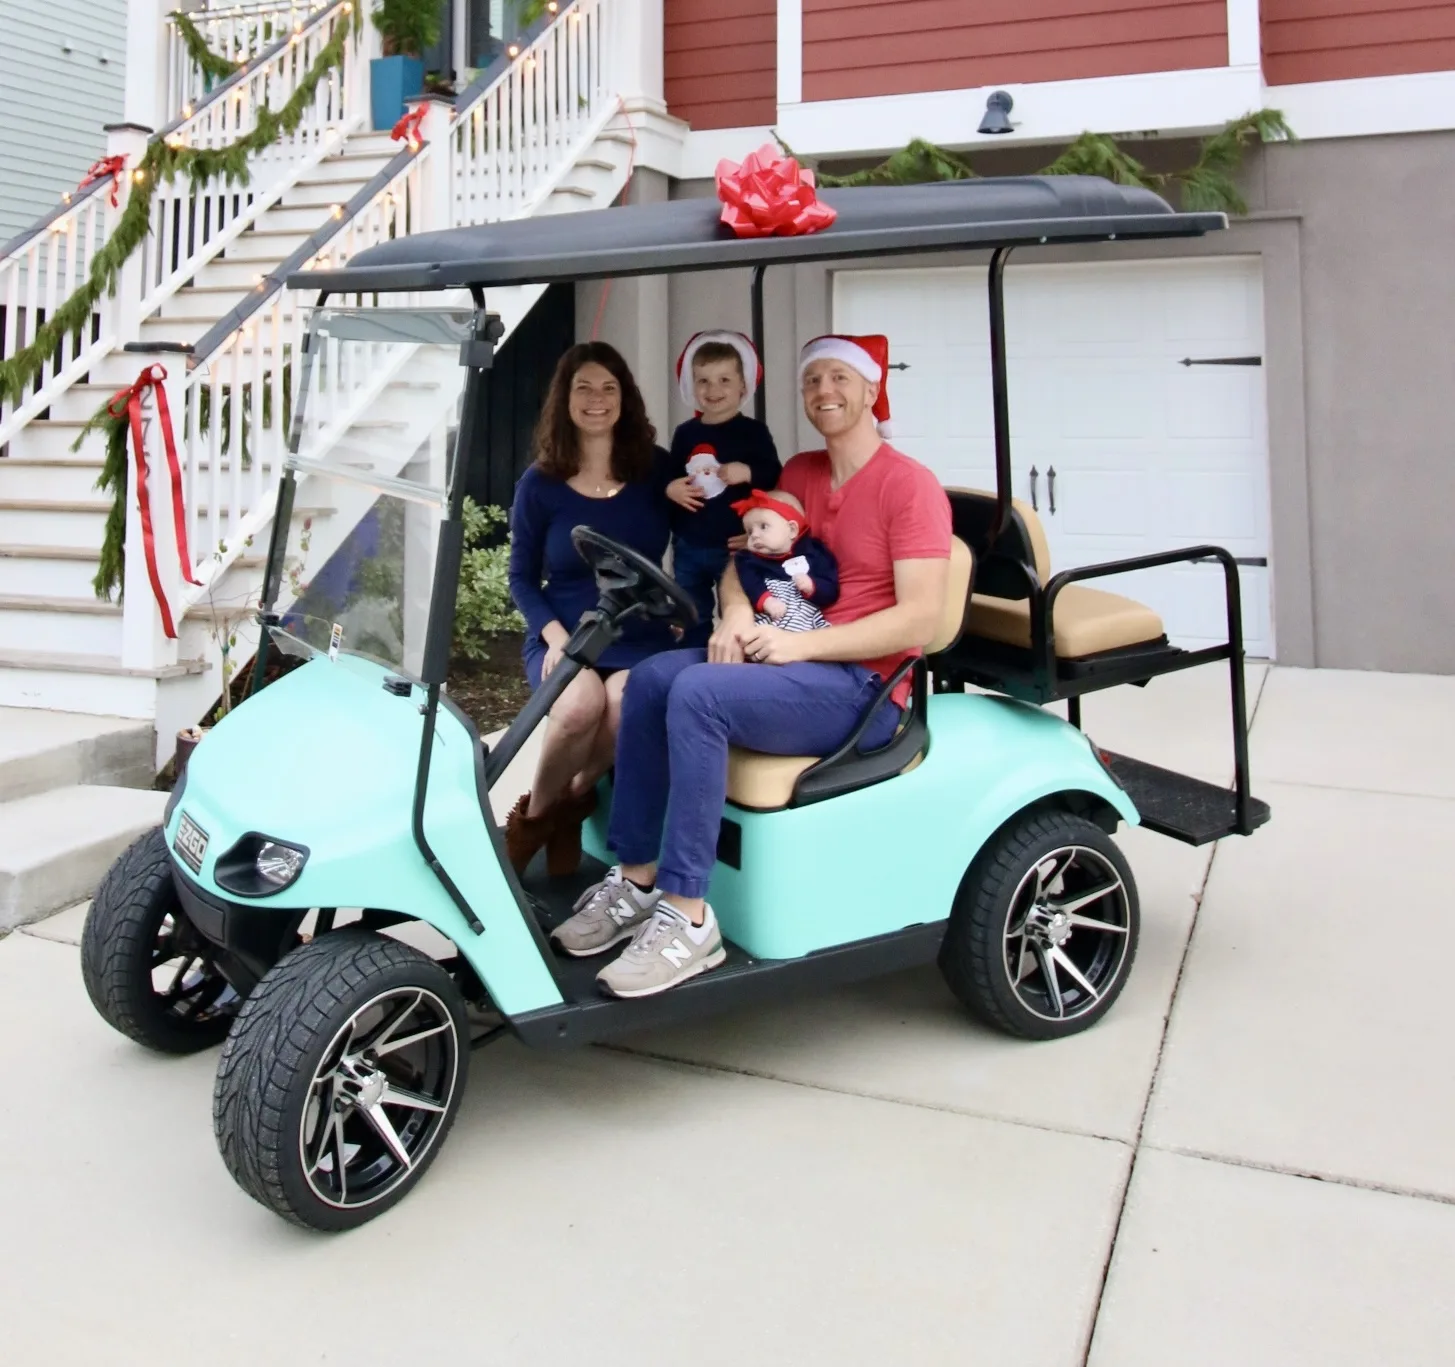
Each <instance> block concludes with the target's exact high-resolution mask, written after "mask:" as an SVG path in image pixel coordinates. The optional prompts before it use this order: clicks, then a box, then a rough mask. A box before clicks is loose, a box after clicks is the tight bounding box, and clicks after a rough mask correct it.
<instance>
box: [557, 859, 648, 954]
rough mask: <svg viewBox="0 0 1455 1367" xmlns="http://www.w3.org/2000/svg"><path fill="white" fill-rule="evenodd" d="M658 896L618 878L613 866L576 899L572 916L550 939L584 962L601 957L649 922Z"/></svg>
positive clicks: (558, 927)
mask: <svg viewBox="0 0 1455 1367" xmlns="http://www.w3.org/2000/svg"><path fill="white" fill-rule="evenodd" d="M661 896H662V894H661V893H660V892H655V891H653V892H642V891H641V889H640V888H637V887H635V886H633V885H632V884H631V883H629V882H627V880H626V879H625V878H623V877H622V876H621V867H620V865H616V866H614V867H613V868H612V870H611V872H610V873H608V874H607V875H606V877H605V878H603V879H602V880H601V882H599V883H596V884H593V885H592V886H591V887H589V888H587V889H586V891H585V892H583V893H582V894H581V896H580V897H578V898H577V899H576V905H575V906H574V907H573V908H572V911H573V912H574V913H575V914H574V915H573V916H571V917H570V918H569V919H567V920H565V921H562V922H561V924H560V925H558V926H557V927H556V928H555V930H553V931H552V932H551V939H552V940H554V941H555V942H556V944H557V945H559V946H560V948H562V949H564V950H565V951H566V953H567V954H570V955H572V956H573V957H574V958H577V959H584V958H586V957H588V956H589V955H592V954H601V953H603V952H604V951H606V950H608V949H610V948H611V947H612V945H619V944H620V943H621V942H622V941H623V940H630V939H631V937H632V936H633V935H635V934H636V933H637V929H638V928H639V927H640V926H642V925H643V924H645V923H646V922H647V921H649V920H651V918H652V913H653V912H654V911H655V910H656V909H657V902H658V900H659V899H660V898H661Z"/></svg>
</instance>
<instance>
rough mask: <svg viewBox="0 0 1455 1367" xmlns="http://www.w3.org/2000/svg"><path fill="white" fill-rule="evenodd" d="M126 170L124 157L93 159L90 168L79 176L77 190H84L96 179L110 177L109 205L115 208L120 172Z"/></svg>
mask: <svg viewBox="0 0 1455 1367" xmlns="http://www.w3.org/2000/svg"><path fill="white" fill-rule="evenodd" d="M125 170H126V158H125V157H102V158H101V160H100V161H93V162H92V163H91V169H90V170H89V171H87V172H86V174H85V175H84V176H82V177H81V183H80V184H79V185H78V186H76V189H78V190H84V189H85V188H86V187H87V186H88V185H91V184H94V183H95V182H96V181H98V180H105V179H106V177H107V176H110V177H111V207H112V208H113V209H114V208H116V203H117V193H118V191H119V190H120V189H121V177H122V173H123V172H124V171H125Z"/></svg>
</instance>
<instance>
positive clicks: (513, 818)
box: [505, 793, 561, 873]
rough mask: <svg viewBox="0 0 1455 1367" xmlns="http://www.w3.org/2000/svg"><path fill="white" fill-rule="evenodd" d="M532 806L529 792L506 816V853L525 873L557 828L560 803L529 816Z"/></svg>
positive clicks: (517, 867)
mask: <svg viewBox="0 0 1455 1367" xmlns="http://www.w3.org/2000/svg"><path fill="white" fill-rule="evenodd" d="M529 808H530V794H529V793H527V794H526V795H525V796H524V797H522V798H521V799H520V801H519V802H517V803H516V804H515V806H514V807H512V808H511V809H510V815H509V816H507V817H506V818H505V853H506V856H507V857H508V858H509V860H510V862H511V864H512V865H513V866H514V868H515V871H516V873H524V872H525V869H526V865H527V864H529V863H530V861H531V860H532V859H534V858H535V857H536V851H537V850H539V849H540V848H541V847H542V846H543V845H545V843H546V841H547V840H549V839H550V838H551V833H552V832H553V831H554V830H555V826H556V814H557V813H558V812H559V811H560V809H561V808H560V804H559V803H557V804H556V805H555V806H554V807H550V808H548V809H547V810H546V811H544V812H542V813H541V814H540V815H539V816H527V815H526V812H527V810H529Z"/></svg>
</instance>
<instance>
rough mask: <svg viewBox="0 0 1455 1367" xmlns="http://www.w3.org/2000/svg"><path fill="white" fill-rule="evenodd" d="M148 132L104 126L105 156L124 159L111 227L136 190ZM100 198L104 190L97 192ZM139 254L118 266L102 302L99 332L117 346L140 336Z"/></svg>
mask: <svg viewBox="0 0 1455 1367" xmlns="http://www.w3.org/2000/svg"><path fill="white" fill-rule="evenodd" d="M151 132H152V130H151V129H150V128H148V127H146V126H145V125H143V124H134V123H109V124H107V125H106V155H107V156H110V157H125V158H126V173H125V175H124V176H123V177H122V180H121V185H120V187H119V192H118V196H117V209H116V213H115V215H114V216H113V217H112V219H111V220H110V222H111V224H112V225H113V226H114V225H115V223H116V222H117V220H118V219H119V218H120V216H121V214H123V213H124V212H125V211H126V206H127V204H128V202H129V201H130V199H131V192H132V191H133V190H134V189H135V188H136V181H135V180H134V179H133V176H134V173H135V172H136V170H137V168H138V165H139V163H140V162H141V159H142V157H143V155H144V154H145V153H146V147H147V139H148V138H149V137H150V136H151ZM100 193H102V194H106V193H108V191H107V190H104V189H103V190H102V191H100ZM143 255H144V254H143V253H142V252H141V251H135V252H133V253H132V254H131V255H130V256H129V257H128V258H127V259H126V261H125V262H124V263H123V264H122V267H121V270H120V271H118V272H117V276H116V293H115V294H114V295H112V296H110V297H108V298H106V299H104V300H103V301H102V304H101V310H102V312H101V317H102V320H103V324H102V332H103V333H104V334H110V335H111V336H112V337H113V338H114V339H115V341H116V344H117V345H118V346H125V345H126V344H127V343H128V342H135V341H136V340H137V339H138V338H139V337H140V336H141V296H142V257H143Z"/></svg>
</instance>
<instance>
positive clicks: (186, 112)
mask: <svg viewBox="0 0 1455 1367" xmlns="http://www.w3.org/2000/svg"><path fill="white" fill-rule="evenodd" d="M182 117H183V118H184V119H190V118H191V117H192V106H191V105H190V104H184V105H183V106H182Z"/></svg>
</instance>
